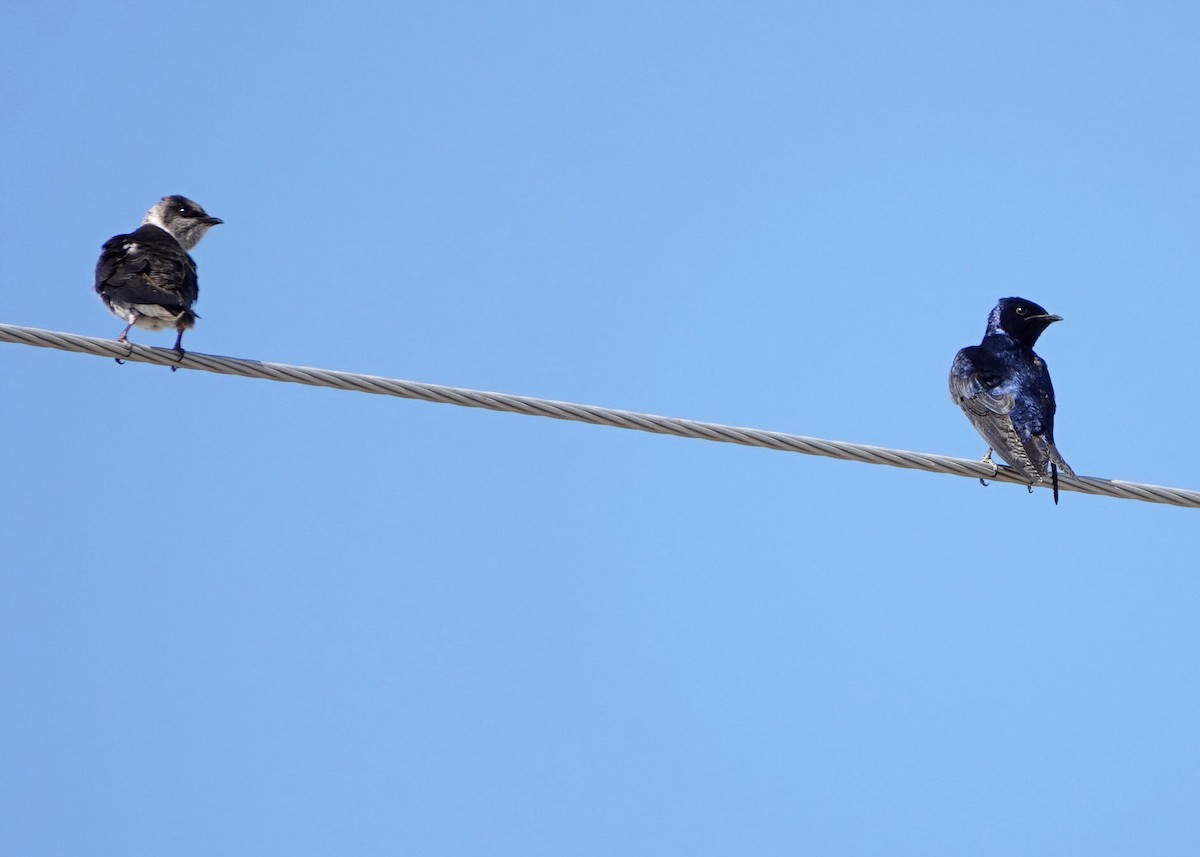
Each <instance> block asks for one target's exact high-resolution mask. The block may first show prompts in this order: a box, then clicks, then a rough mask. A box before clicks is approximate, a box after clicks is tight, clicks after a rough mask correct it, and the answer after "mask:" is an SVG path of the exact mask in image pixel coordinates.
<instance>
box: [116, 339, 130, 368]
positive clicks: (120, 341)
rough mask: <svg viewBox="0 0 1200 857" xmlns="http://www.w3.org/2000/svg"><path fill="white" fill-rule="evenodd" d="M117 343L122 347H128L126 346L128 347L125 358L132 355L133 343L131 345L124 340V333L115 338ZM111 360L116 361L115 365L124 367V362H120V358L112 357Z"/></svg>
mask: <svg viewBox="0 0 1200 857" xmlns="http://www.w3.org/2000/svg"><path fill="white" fill-rule="evenodd" d="M117 342H119V343H121V344H122V345H128V346H129V351H127V352H126V353H125V356H126V357H129V356H130V355H131V354H133V343H132V342H130V341H129V340H128V339H126V338H125V334H124V333H122V334H121V335H120V336H119V337H117ZM113 360H116V361H117V365H118V366H124V365H125V361H124V360H122V359H121V358H120V357H114V358H113Z"/></svg>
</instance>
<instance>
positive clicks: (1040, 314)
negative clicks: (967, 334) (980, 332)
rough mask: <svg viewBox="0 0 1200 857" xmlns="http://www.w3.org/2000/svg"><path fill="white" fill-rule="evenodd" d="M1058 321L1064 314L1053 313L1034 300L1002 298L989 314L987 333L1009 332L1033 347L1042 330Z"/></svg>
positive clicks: (988, 334) (1013, 336) (1014, 337)
mask: <svg viewBox="0 0 1200 857" xmlns="http://www.w3.org/2000/svg"><path fill="white" fill-rule="evenodd" d="M1056 321H1062V316H1061V315H1051V314H1050V313H1048V312H1046V310H1045V309H1044V308H1043V307H1041V306H1039V305H1038V304H1035V303H1034V302H1033V301H1029V300H1026V299H1025V298H1000V302H999V303H998V304H996V307H995V308H994V309H993V310H992V313H991V315H989V316H988V325H987V334H986V335H987V336H991V335H992V334H994V333H1007V334H1008V335H1009V336H1011V337H1012V338H1013V339H1015V340H1017V342H1020V343H1021V344H1022V345H1027V346H1029V347H1030V348H1032V347H1033V344H1034V343H1035V342H1037V340H1038V337H1039V336H1041V335H1042V331H1044V330H1045V329H1046V328H1047V327H1049V326H1050V325H1052V324H1054V322H1056Z"/></svg>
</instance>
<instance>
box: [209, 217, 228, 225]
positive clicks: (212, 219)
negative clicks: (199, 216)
mask: <svg viewBox="0 0 1200 857" xmlns="http://www.w3.org/2000/svg"><path fill="white" fill-rule="evenodd" d="M204 222H205V223H207V224H208V225H209V226H217V225H219V224H221V223H224V222H225V221H224V220H222V219H221V218H219V217H206V218H204Z"/></svg>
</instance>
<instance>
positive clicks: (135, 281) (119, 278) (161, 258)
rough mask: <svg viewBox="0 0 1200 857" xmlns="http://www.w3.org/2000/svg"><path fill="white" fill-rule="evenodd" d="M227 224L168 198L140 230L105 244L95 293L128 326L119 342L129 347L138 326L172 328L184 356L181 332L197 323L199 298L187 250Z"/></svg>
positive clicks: (184, 199)
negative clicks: (196, 309)
mask: <svg viewBox="0 0 1200 857" xmlns="http://www.w3.org/2000/svg"><path fill="white" fill-rule="evenodd" d="M223 222H224V221H222V220H221V219H220V218H219V217H211V216H209V214H208V212H206V211H205V210H204V209H203V208H201V207H200V206H199V205H197V204H196V203H194V202H192V201H191V200H190V199H188V198H187V197H185V196H166V197H163V198H162V199H161V200H159V201H158V202H157V203H155V205H154V207H153V208H151V209H150V210H149V211H148V212H146V217H145V218H144V219H143V220H142V225H141V226H140V227H138V228H137V229H135V230H134V231H133V232H130V233H129V234H128V235H115V236H113V237H112V238H110V239H108V241H106V242H104V247H103V248H102V249H101V251H100V260H99V261H98V262H97V263H96V292H97V293H98V294H99V295H100V300H102V301H104V305H105V306H106V307H108V309H109V310H110V311H111V312H112V314H113V315H115V316H116V317H117V318H119V319H122V320H123V321H126V322H128V324H127V325H126V327H125V329H124V330H123V331H121V335H120V336H119V337H117V341H118V342H127V341H128V337H129V331H130V329H131V328H133V327H134V326H135V325H136V326H137V327H140V328H143V329H145V330H163V329H165V328H169V327H170V328H174V329H175V330H176V331H178V335H177V336H176V337H175V350H176V351H178V352H179V353H180V354H181V355H182V354H183V347H182V345H181V343H182V342H183V332H184V331H185V330H188V329H189V328H191V327H192V325H194V324H195V323H196V319H197V318H198V316H197V315H196V313H194V312H192V305H193V304H194V303H195V302H196V298H197V297H198V296H199V294H200V286H199V284H198V282H197V280H196V262H195V260H194V259H192V257H191V256H189V255H188V251H189V250H191V249H192V248H193V247H195V246H196V245H197V244H199V243H200V239H201V238H203V237H204V233H206V232H207V231H208V230H209V229H210V228H211V227H213V226H216V225H217V224H218V223H223Z"/></svg>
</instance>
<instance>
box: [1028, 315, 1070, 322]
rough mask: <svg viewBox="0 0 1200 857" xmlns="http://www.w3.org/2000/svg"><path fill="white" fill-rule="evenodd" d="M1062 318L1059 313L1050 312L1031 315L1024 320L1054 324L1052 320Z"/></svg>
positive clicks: (1060, 319)
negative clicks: (1051, 313) (1052, 313)
mask: <svg viewBox="0 0 1200 857" xmlns="http://www.w3.org/2000/svg"><path fill="white" fill-rule="evenodd" d="M1062 320H1063V317H1062V316H1061V315H1050V313H1046V314H1045V315H1031V316H1029V318H1028V319H1026V321H1044V322H1046V324H1054V322H1056V321H1062Z"/></svg>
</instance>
